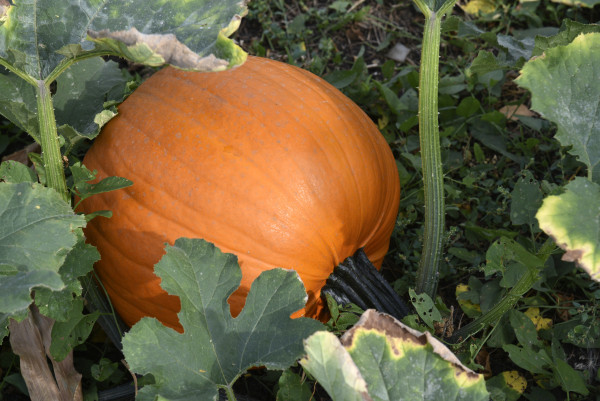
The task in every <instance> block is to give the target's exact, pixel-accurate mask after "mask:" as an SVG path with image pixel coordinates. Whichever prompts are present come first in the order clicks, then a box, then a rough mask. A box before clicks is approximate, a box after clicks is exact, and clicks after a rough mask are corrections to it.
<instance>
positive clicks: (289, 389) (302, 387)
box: [276, 369, 312, 401]
mask: <svg viewBox="0 0 600 401" xmlns="http://www.w3.org/2000/svg"><path fill="white" fill-rule="evenodd" d="M311 397H312V388H311V386H310V385H309V384H308V383H307V382H306V380H302V378H301V377H300V376H299V375H297V374H296V373H294V372H292V371H291V370H289V369H286V370H284V371H283V373H282V374H281V377H280V378H279V390H278V391H277V399H276V400H277V401H310V400H311Z"/></svg>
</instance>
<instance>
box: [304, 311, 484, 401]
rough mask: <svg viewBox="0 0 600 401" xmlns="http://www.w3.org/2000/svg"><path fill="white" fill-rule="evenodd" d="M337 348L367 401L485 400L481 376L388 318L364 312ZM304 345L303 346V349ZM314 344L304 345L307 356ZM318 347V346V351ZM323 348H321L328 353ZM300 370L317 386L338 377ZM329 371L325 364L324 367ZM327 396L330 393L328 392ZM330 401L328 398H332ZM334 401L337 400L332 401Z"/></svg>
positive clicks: (430, 339)
mask: <svg viewBox="0 0 600 401" xmlns="http://www.w3.org/2000/svg"><path fill="white" fill-rule="evenodd" d="M341 344H342V345H343V346H344V348H342V349H344V351H346V352H347V353H348V354H349V355H350V356H351V358H352V359H351V361H349V362H348V363H345V364H344V368H348V364H349V363H352V365H355V366H356V367H357V368H358V370H359V371H360V376H361V377H362V378H364V381H365V382H366V383H367V390H368V396H369V397H370V398H365V399H372V400H373V401H389V400H413V399H414V400H424V399H430V400H482V401H483V400H488V399H489V394H488V392H487V390H486V387H485V382H484V379H483V376H482V375H479V374H477V373H475V372H473V371H472V370H470V369H469V368H467V367H465V366H464V365H462V364H461V362H460V361H459V360H458V358H456V356H455V355H454V354H452V352H450V350H449V349H448V348H447V347H446V346H445V345H444V344H442V343H441V342H440V341H439V340H437V339H436V338H434V337H433V336H432V335H431V334H430V333H429V332H425V333H421V332H419V331H417V330H414V329H411V328H410V327H408V326H406V325H404V324H402V323H401V322H399V321H398V320H396V319H394V318H393V317H391V316H389V315H386V314H383V313H379V312H377V311H375V310H372V309H370V310H368V311H366V312H365V313H364V314H363V315H362V316H361V318H360V320H359V321H358V323H357V324H356V325H355V326H354V327H353V328H352V329H350V330H348V331H347V332H346V333H345V334H344V336H342V338H341ZM307 345H309V346H307ZM315 345H316V344H306V343H305V349H306V350H307V352H308V353H309V359H310V355H311V354H312V355H314V354H315V352H314V350H313V349H312V347H314V346H315ZM320 348H323V347H320ZM333 348H334V347H333V346H331V345H330V346H329V347H327V348H326V349H333ZM300 363H301V364H302V365H303V366H304V368H305V369H306V370H307V371H308V372H309V373H310V374H311V375H313V377H315V378H316V379H317V381H319V382H323V381H330V380H331V378H335V377H339V376H342V375H343V373H342V372H341V371H339V370H334V369H331V368H330V369H324V368H323V367H322V366H321V367H319V368H318V369H316V367H317V366H316V364H313V365H312V366H308V365H307V364H306V363H305V362H303V361H301V362H300ZM329 367H330V366H329ZM330 395H331V394H330ZM332 397H333V396H332ZM333 399H334V400H342V398H339V397H333Z"/></svg>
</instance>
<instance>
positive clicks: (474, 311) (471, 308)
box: [454, 284, 481, 317]
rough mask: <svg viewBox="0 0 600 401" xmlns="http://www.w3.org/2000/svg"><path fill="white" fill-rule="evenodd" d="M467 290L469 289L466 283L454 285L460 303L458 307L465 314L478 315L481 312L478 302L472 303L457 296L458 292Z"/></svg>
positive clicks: (457, 295)
mask: <svg viewBox="0 0 600 401" xmlns="http://www.w3.org/2000/svg"><path fill="white" fill-rule="evenodd" d="M467 291H469V286H468V285H467V284H459V285H457V286H456V291H455V292H454V293H455V294H456V299H457V300H458V304H459V305H460V308H461V309H462V310H463V312H465V313H466V314H467V316H469V317H474V316H478V315H480V314H481V306H479V305H478V304H474V303H473V302H471V301H469V300H468V299H461V298H459V295H460V294H462V293H463V292H467Z"/></svg>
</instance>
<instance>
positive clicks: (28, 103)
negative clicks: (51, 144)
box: [0, 73, 40, 143]
mask: <svg viewBox="0 0 600 401" xmlns="http://www.w3.org/2000/svg"><path fill="white" fill-rule="evenodd" d="M0 114H2V115H3V116H4V117H6V118H8V119H9V120H10V121H11V122H12V123H13V124H15V125H16V126H17V127H19V128H21V129H22V130H23V131H26V132H27V133H28V134H29V135H31V136H32V138H33V139H35V141H36V142H38V143H40V133H39V123H38V119H37V117H38V115H37V100H36V98H35V89H34V87H33V86H32V85H30V84H29V83H28V82H26V81H24V80H23V79H21V78H19V77H18V76H16V75H14V74H10V73H4V74H2V73H0Z"/></svg>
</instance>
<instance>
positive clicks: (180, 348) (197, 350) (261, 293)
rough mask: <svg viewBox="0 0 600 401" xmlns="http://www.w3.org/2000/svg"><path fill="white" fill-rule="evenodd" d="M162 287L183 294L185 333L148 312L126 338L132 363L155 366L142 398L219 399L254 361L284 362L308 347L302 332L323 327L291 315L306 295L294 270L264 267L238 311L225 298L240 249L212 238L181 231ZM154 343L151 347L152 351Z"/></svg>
mask: <svg viewBox="0 0 600 401" xmlns="http://www.w3.org/2000/svg"><path fill="white" fill-rule="evenodd" d="M155 272H156V274H157V275H158V276H159V277H161V278H162V287H163V288H164V289H165V290H166V291H167V292H169V293H170V294H173V295H178V296H179V298H180V300H181V312H180V313H179V315H178V316H179V320H180V322H181V325H182V326H183V328H184V332H183V333H178V332H176V331H175V330H172V329H170V328H166V327H165V326H163V325H162V324H161V323H159V322H158V320H156V319H151V318H144V319H142V320H141V321H140V322H138V323H137V324H135V325H134V326H133V327H132V328H131V330H130V331H129V333H127V334H126V335H125V337H124V338H123V352H124V355H125V357H126V360H127V362H128V364H129V366H130V367H131V369H132V370H133V371H135V372H137V373H141V374H145V373H152V374H153V376H154V378H155V380H156V383H155V384H153V385H150V386H146V387H144V388H143V389H142V390H141V392H140V398H139V399H142V400H144V399H155V397H163V398H164V399H177V400H198V399H202V400H211V399H212V400H216V399H217V396H218V389H219V388H227V389H230V388H231V386H232V385H233V383H234V382H235V380H236V379H237V378H238V377H239V376H240V375H241V374H242V373H244V372H245V371H246V369H248V368H250V367H252V366H266V367H268V368H271V369H285V368H287V367H289V366H290V365H291V364H292V363H294V361H295V360H296V359H297V358H298V357H299V356H300V355H301V354H302V339H304V338H306V337H308V336H309V335H310V334H312V333H313V332H315V331H316V330H318V329H319V328H322V327H323V326H322V324H321V323H319V322H317V321H315V320H312V319H308V318H299V319H293V320H292V319H290V315H291V314H292V313H294V312H296V311H297V310H299V309H301V308H302V307H303V306H304V303H305V302H306V293H305V292H304V289H303V286H302V282H301V281H300V279H299V277H298V275H297V273H296V272H294V271H292V270H283V269H275V270H271V271H266V272H263V273H262V274H261V275H260V276H259V277H258V278H257V279H256V280H255V281H254V283H253V284H252V287H251V288H250V292H249V294H248V297H247V299H246V305H245V307H244V309H243V310H242V312H241V313H240V314H239V315H238V316H237V317H236V318H235V319H234V318H232V316H231V313H230V310H229V304H228V303H227V298H228V297H229V296H230V295H231V294H232V293H233V291H234V290H235V289H236V288H237V287H238V286H239V284H240V280H241V270H240V268H239V266H238V265H237V257H236V256H235V255H231V254H223V253H221V251H219V249H218V248H216V247H215V246H214V245H212V244H210V243H208V242H206V241H203V240H200V239H187V238H180V239H178V240H177V241H175V245H174V246H168V247H167V253H166V255H165V256H164V257H163V258H162V260H161V261H160V262H159V263H158V264H157V265H156V266H155ZM149 350H151V351H149Z"/></svg>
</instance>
